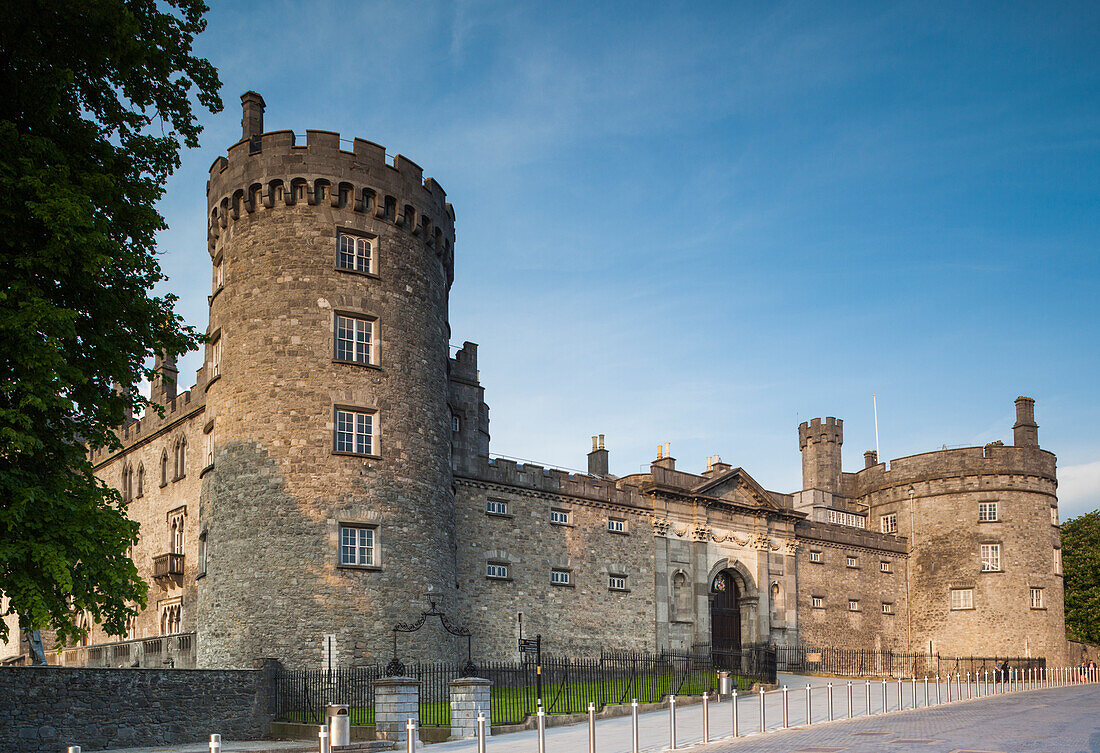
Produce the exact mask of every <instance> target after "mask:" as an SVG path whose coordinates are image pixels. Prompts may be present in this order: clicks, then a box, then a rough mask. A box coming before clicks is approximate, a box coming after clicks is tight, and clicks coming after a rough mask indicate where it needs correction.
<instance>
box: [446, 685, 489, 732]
mask: <svg viewBox="0 0 1100 753" xmlns="http://www.w3.org/2000/svg"><path fill="white" fill-rule="evenodd" d="M448 684H449V685H450V687H451V738H450V739H452V740H468V739H470V738H473V737H477V712H478V711H481V712H483V713H484V714H485V726H486V733H487V734H490V733H491V732H490V731H491V730H492V724H493V717H492V714H491V713H490V710H489V689H490V688H491V687H492V685H493V683H492V682H491V681H490V680H485V679H482V678H480V677H460V678H459V679H457V680H451V681H450V683H448Z"/></svg>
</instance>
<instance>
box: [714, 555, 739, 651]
mask: <svg viewBox="0 0 1100 753" xmlns="http://www.w3.org/2000/svg"><path fill="white" fill-rule="evenodd" d="M740 580H741V579H740V578H739V577H737V575H735V574H734V573H733V571H731V570H722V571H721V572H719V573H718V574H717V575H715V576H714V578H713V579H712V580H711V583H710V591H711V598H710V646H711V650H712V651H715V652H727V651H740V650H741V597H742V596H743V595H744V594H742V593H741V587H740Z"/></svg>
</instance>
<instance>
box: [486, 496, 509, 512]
mask: <svg viewBox="0 0 1100 753" xmlns="http://www.w3.org/2000/svg"><path fill="white" fill-rule="evenodd" d="M485 512H486V513H488V514H489V515H507V514H508V503H507V502H505V501H504V500H503V499H490V500H487V501H486V502H485Z"/></svg>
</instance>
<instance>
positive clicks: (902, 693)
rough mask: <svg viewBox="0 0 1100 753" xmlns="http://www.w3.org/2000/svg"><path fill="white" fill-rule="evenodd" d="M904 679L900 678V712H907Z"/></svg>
mask: <svg viewBox="0 0 1100 753" xmlns="http://www.w3.org/2000/svg"><path fill="white" fill-rule="evenodd" d="M901 683H902V679H901V678H900V677H899V678H898V711H904V710H905V689H904V688H903V686H902V684H901Z"/></svg>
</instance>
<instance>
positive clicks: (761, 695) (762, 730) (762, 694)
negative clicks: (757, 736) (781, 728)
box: [760, 688, 767, 732]
mask: <svg viewBox="0 0 1100 753" xmlns="http://www.w3.org/2000/svg"><path fill="white" fill-rule="evenodd" d="M760 731H761V732H766V731H767V727H766V726H765V724H764V689H763V688H760Z"/></svg>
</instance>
